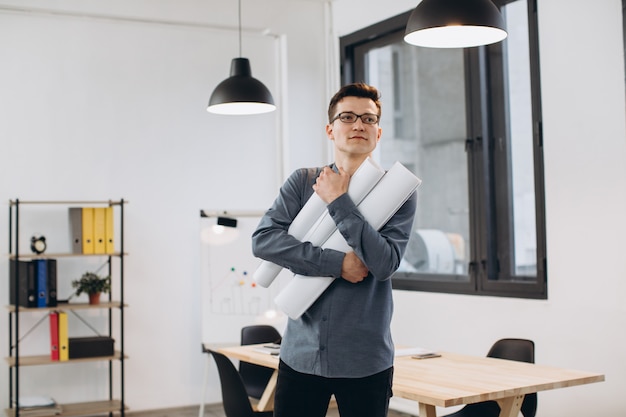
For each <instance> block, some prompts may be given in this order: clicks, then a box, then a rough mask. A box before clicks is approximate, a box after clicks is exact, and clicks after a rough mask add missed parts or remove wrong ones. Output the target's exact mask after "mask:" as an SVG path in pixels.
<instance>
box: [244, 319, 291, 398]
mask: <svg viewBox="0 0 626 417" xmlns="http://www.w3.org/2000/svg"><path fill="white" fill-rule="evenodd" d="M280 340H281V336H280V333H279V332H278V330H276V329H275V328H274V327H272V326H269V325H265V324H259V325H253V326H246V327H244V328H242V329H241V344H242V345H255V344H257V343H280ZM273 372H274V370H273V369H270V368H267V367H265V366H259V365H254V364H252V363H247V362H239V375H241V379H242V380H243V385H244V386H245V387H246V392H247V393H248V396H249V397H252V398H255V399H257V400H258V399H260V398H261V396H262V395H263V391H264V390H265V387H266V386H267V383H268V381H269V380H270V378H271V376H272V373H273Z"/></svg>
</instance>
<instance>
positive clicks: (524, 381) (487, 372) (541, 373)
mask: <svg viewBox="0 0 626 417" xmlns="http://www.w3.org/2000/svg"><path fill="white" fill-rule="evenodd" d="M216 350H217V351H218V352H220V353H222V354H224V355H226V356H228V357H231V358H234V359H238V360H241V361H245V362H250V363H254V364H257V365H262V366H266V367H268V368H273V369H277V368H278V362H279V359H278V356H275V355H271V354H269V353H267V350H266V349H264V348H263V345H262V344H261V345H248V346H229V347H221V348H218V349H216ZM439 353H440V354H441V356H440V357H434V358H428V359H414V358H412V357H411V356H410V355H407V356H396V358H395V361H394V377H393V393H394V396H395V397H400V398H406V399H409V400H414V401H417V402H418V403H419V408H420V416H421V417H422V416H423V417H434V416H435V415H436V414H435V407H436V406H438V407H451V406H455V405H462V404H471V403H476V402H481V401H488V400H494V401H498V403H499V405H500V407H501V412H500V416H517V415H518V412H519V408H520V406H521V402H522V400H523V398H524V395H525V394H530V393H533V392H538V391H545V390H551V389H556V388H565V387H571V386H576V385H583V384H590V383H595V382H601V381H604V375H603V374H600V373H595V372H586V371H579V370H573V369H564V368H557V367H551V366H545V365H540V364H533V363H526V362H517V361H511V360H505V359H497V358H489V357H478V356H470V355H462V354H458V353H449V352H439ZM272 383H273V384H274V383H275V378H273V380H272ZM274 388H275V386H268V390H269V391H271V392H270V393H268V395H271V394H272V393H273V390H274Z"/></svg>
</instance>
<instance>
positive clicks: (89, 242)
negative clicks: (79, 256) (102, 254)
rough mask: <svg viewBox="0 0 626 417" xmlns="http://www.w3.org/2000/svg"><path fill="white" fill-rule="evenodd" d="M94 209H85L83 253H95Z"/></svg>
mask: <svg viewBox="0 0 626 417" xmlns="http://www.w3.org/2000/svg"><path fill="white" fill-rule="evenodd" d="M93 212H94V210H93V207H83V253H85V254H91V253H95V252H94V251H95V245H94V240H93V232H94V228H93V215H94V213H93Z"/></svg>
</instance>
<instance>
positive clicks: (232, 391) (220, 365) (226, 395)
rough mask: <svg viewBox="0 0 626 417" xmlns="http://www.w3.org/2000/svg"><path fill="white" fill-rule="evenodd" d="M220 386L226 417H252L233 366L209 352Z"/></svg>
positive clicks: (247, 400) (246, 397)
mask: <svg viewBox="0 0 626 417" xmlns="http://www.w3.org/2000/svg"><path fill="white" fill-rule="evenodd" d="M209 352H211V355H212V356H213V359H214V360H215V364H216V365H217V371H218V373H219V375H220V384H221V386H222V403H223V404H224V412H225V413H226V417H252V416H254V410H253V409H252V405H251V404H250V400H249V399H248V393H247V392H246V388H245V387H244V385H243V381H242V380H241V376H239V372H237V368H235V365H234V364H233V363H232V362H231V361H230V359H228V358H227V357H226V356H224V355H222V354H221V353H218V352H215V351H212V350H210V351H209Z"/></svg>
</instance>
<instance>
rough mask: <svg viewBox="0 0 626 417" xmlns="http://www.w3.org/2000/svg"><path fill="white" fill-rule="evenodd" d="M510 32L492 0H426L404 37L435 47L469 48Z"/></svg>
mask: <svg viewBox="0 0 626 417" xmlns="http://www.w3.org/2000/svg"><path fill="white" fill-rule="evenodd" d="M506 36H507V33H506V30H505V25H504V19H503V18H502V15H501V14H500V11H499V10H498V8H497V7H496V6H495V5H494V4H493V3H492V2H491V1H490V0H423V1H422V2H421V3H420V4H418V5H417V7H416V8H415V10H413V13H411V16H410V17H409V21H408V23H407V25H406V31H405V36H404V40H405V41H406V42H407V43H410V44H412V45H417V46H425V47H432V48H468V47H473V46H480V45H489V44H492V43H495V42H499V41H501V40H503V39H504V38H506Z"/></svg>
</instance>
